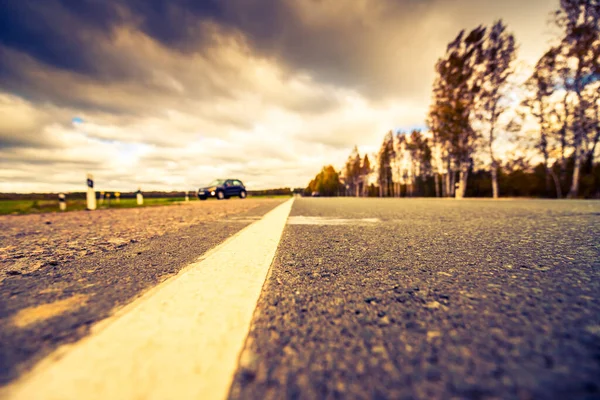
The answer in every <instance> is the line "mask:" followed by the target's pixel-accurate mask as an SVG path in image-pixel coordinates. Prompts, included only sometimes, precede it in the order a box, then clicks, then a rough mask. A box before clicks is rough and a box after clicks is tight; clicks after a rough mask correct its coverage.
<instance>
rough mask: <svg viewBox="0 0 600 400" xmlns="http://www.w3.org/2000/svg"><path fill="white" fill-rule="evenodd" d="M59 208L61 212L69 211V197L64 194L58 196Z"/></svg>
mask: <svg viewBox="0 0 600 400" xmlns="http://www.w3.org/2000/svg"><path fill="white" fill-rule="evenodd" d="M58 208H59V209H60V211H67V197H66V196H65V194H64V193H59V194H58Z"/></svg>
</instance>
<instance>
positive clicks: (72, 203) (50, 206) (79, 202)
mask: <svg viewBox="0 0 600 400" xmlns="http://www.w3.org/2000/svg"><path fill="white" fill-rule="evenodd" d="M191 200H193V199H191ZM182 201H184V198H183V197H169V198H145V199H144V205H143V207H148V206H161V205H163V206H164V205H170V204H178V203H180V202H182ZM97 206H98V209H100V210H104V209H109V208H133V207H139V206H138V205H137V201H136V199H121V201H120V202H118V203H117V202H116V200H115V199H111V200H110V204H109V203H108V202H107V201H105V202H104V203H103V204H102V205H100V203H98V204H97ZM85 208H86V201H85V199H73V200H69V199H67V211H78V210H85ZM59 211H60V209H59V206H58V200H0V215H7V214H35V213H45V212H59Z"/></svg>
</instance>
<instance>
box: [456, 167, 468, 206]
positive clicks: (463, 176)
mask: <svg viewBox="0 0 600 400" xmlns="http://www.w3.org/2000/svg"><path fill="white" fill-rule="evenodd" d="M468 177H469V164H468V163H465V162H463V163H461V165H460V175H459V183H460V186H459V188H458V190H459V191H460V192H459V193H458V196H457V197H458V198H461V199H462V198H464V197H465V194H466V193H467V178H468Z"/></svg>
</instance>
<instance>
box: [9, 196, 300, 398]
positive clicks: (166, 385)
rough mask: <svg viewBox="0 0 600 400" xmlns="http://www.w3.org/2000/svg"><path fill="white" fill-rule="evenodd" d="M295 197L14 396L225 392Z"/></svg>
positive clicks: (53, 361) (38, 372) (48, 363)
mask: <svg viewBox="0 0 600 400" xmlns="http://www.w3.org/2000/svg"><path fill="white" fill-rule="evenodd" d="M292 203H293V199H292V200H289V201H287V202H285V203H284V204H281V205H280V206H278V207H277V208H275V209H274V210H272V211H271V212H269V213H268V214H266V215H265V216H264V218H262V219H261V220H259V221H257V222H255V223H254V224H252V225H250V226H248V227H246V228H244V229H243V230H242V231H240V232H239V233H238V234H236V235H235V236H234V237H232V238H230V239H228V240H227V241H226V242H225V243H223V244H222V245H221V246H219V247H218V248H216V249H215V250H214V251H212V252H211V253H210V254H208V255H207V256H206V257H204V258H203V259H201V260H200V261H198V262H197V263H195V264H192V265H191V266H189V267H187V268H186V269H185V270H184V271H183V272H182V273H180V274H179V275H177V276H176V277H174V278H172V279H170V280H168V281H166V282H165V283H163V284H161V285H159V286H158V287H157V288H156V289H155V290H153V291H152V292H151V293H148V294H146V295H145V296H143V297H142V298H140V299H139V300H137V301H135V302H133V303H132V304H131V305H129V306H128V307H126V309H125V310H124V311H123V312H120V313H118V315H116V316H115V317H113V319H112V320H111V321H109V322H108V323H106V324H103V325H102V326H103V328H102V329H99V330H98V331H96V332H93V333H92V334H91V335H90V336H88V337H87V338H85V339H82V340H81V341H80V342H78V343H77V344H75V345H73V346H71V347H70V348H68V349H67V350H66V353H65V351H64V350H63V351H62V352H61V351H57V352H56V353H54V354H53V355H51V356H50V357H48V358H47V359H46V360H44V361H42V362H41V363H39V364H38V365H37V366H36V367H35V368H34V369H33V370H32V371H31V373H29V374H26V375H25V376H24V377H23V378H21V379H19V380H18V381H16V382H15V383H14V384H12V385H10V386H9V387H8V388H7V391H6V392H4V395H6V398H9V399H27V400H36V399H47V400H50V399H57V400H58V399H60V400H67V399H128V400H129V399H161V400H163V399H203V400H204V399H208V400H210V399H223V398H225V397H226V396H227V394H228V392H229V387H230V385H231V382H232V380H233V375H234V373H235V370H236V367H237V363H238V358H239V355H240V352H241V351H242V348H243V345H244V340H245V338H246V335H247V333H248V329H249V327H250V323H251V320H252V315H253V312H254V309H255V307H256V303H257V301H258V297H259V295H260V292H261V289H262V286H263V284H264V281H265V277H266V276H267V273H268V271H269V268H270V266H271V263H272V261H273V258H274V256H275V252H276V250H277V246H278V244H279V241H280V240H281V235H282V232H283V229H284V227H285V224H286V221H287V217H288V215H289V213H290V210H291V208H292ZM63 353H64V354H63ZM3 397H4V396H3Z"/></svg>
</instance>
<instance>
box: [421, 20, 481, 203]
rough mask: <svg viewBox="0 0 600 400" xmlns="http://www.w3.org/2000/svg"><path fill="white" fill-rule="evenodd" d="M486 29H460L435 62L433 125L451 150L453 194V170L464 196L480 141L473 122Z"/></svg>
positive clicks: (448, 150)
mask: <svg viewBox="0 0 600 400" xmlns="http://www.w3.org/2000/svg"><path fill="white" fill-rule="evenodd" d="M485 34H486V28H484V27H483V26H479V27H477V28H475V29H473V30H472V31H471V32H470V33H469V34H468V35H465V32H464V31H461V32H460V33H459V34H458V36H457V37H456V39H455V40H454V41H452V42H451V43H450V44H449V45H448V48H447V51H446V55H445V56H444V57H443V58H441V59H440V60H439V61H438V63H437V65H436V72H437V76H436V80H435V83H434V89H433V103H432V107H431V109H430V113H429V119H428V120H429V122H430V128H431V129H432V130H434V131H435V135H437V137H438V139H439V142H440V143H442V144H443V146H444V147H445V148H446V150H447V152H448V157H447V167H448V175H447V184H446V186H447V187H448V189H450V192H449V193H453V188H451V186H453V185H454V182H453V181H454V179H453V177H451V176H450V175H451V171H458V172H459V180H460V188H459V190H460V192H459V193H458V196H459V197H463V196H464V195H465V192H466V189H467V178H468V173H469V167H470V164H471V159H472V155H473V153H474V152H475V150H476V148H477V144H478V138H479V136H478V132H477V131H476V130H475V129H473V126H472V125H471V119H472V118H471V117H472V115H473V113H474V110H475V100H476V98H477V95H478V93H479V91H480V86H479V85H480V79H479V75H478V74H479V73H480V66H481V64H482V60H483V42H484V39H485Z"/></svg>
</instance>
